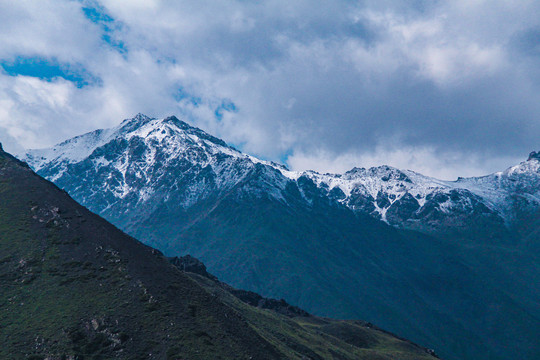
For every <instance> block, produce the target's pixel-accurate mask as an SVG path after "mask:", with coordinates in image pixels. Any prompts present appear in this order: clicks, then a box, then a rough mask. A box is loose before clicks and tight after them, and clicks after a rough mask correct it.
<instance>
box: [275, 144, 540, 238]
mask: <svg viewBox="0 0 540 360" xmlns="http://www.w3.org/2000/svg"><path fill="white" fill-rule="evenodd" d="M284 173H285V174H288V175H289V176H291V175H292V174H291V172H288V173H287V172H284ZM293 176H294V177H295V178H298V177H299V176H305V177H308V178H309V179H311V180H312V181H313V182H314V183H315V184H317V186H318V187H319V188H320V189H323V190H325V191H326V192H327V194H328V196H329V197H331V198H333V199H335V200H337V201H339V202H341V203H343V204H345V205H347V206H348V207H349V208H351V209H352V210H354V211H356V212H361V213H367V214H370V215H371V216H373V217H375V218H378V219H381V220H383V221H385V222H387V223H388V224H390V225H393V226H396V227H402V228H409V229H415V230H421V231H426V232H429V233H436V232H437V233H440V232H441V231H442V232H448V230H456V228H458V227H459V228H462V227H463V226H469V227H470V226H480V227H485V226H488V224H489V225H490V226H491V227H496V228H497V230H500V229H501V228H504V227H511V226H512V224H513V223H514V221H515V220H516V218H517V217H519V213H520V212H522V211H534V209H538V208H540V155H539V154H538V153H536V152H533V153H531V154H530V156H529V158H528V160H527V161H524V162H522V163H520V164H518V165H516V166H513V167H510V168H508V169H506V170H505V171H502V172H497V173H494V174H490V175H487V176H482V177H472V178H459V179H458V180H456V181H443V180H438V179H435V178H431V177H428V176H424V175H422V174H419V173H416V172H414V171H411V170H398V169H396V168H392V167H389V166H379V167H372V168H369V169H364V168H354V169H352V170H350V171H347V172H346V173H344V174H319V173H316V172H312V171H308V172H303V173H300V174H294V175H293ZM492 230H495V229H492ZM450 232H451V233H454V234H455V232H454V231H450Z"/></svg>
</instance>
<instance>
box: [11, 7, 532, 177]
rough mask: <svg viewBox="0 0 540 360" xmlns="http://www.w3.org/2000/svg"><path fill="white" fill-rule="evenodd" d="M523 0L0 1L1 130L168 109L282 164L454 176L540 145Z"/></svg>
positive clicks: (114, 119) (23, 144)
mask: <svg viewBox="0 0 540 360" xmlns="http://www.w3.org/2000/svg"><path fill="white" fill-rule="evenodd" d="M538 14H540V2H539V1H537V0H531V1H528V0H521V1H520V0H518V1H501V0H489V1H487V0H486V1H483V0H453V1H437V0H432V1H428V0H425V1H423V0H410V1H398V0H395V1H385V0H377V1H372V0H366V1H351V0H349V1H345V0H343V1H339V0H334V1H318V2H315V1H303V0H297V1H290V0H288V1H284V0H274V1H254V0H236V1H234V0H226V1H221V0H212V1H206V0H196V1H195V0H189V1H174V2H173V1H157V0H103V1H94V0H88V1H86V0H83V1H74V0H70V1H61V0H54V1H53V0H40V1H24V0H21V1H11V0H0V140H1V141H2V142H3V143H4V146H5V147H6V148H7V149H8V150H11V151H20V149H21V148H35V147H46V146H51V145H53V144H54V143H57V142H59V141H62V140H64V139H66V138H68V137H72V136H74V135H78V134H81V133H83V132H87V131H91V130H94V129H96V128H103V127H111V126H114V125H116V124H118V123H119V122H120V121H122V120H123V119H125V118H128V117H132V116H134V115H135V114H136V113H138V112H142V113H144V114H147V115H149V116H154V117H163V116H167V115H172V114H175V115H177V116H179V117H181V118H183V119H184V120H186V121H187V122H189V123H191V124H193V125H195V126H198V127H200V128H202V129H204V130H206V131H208V132H210V133H212V134H214V135H216V136H219V137H221V138H223V139H224V140H225V141H227V142H228V143H230V144H233V145H234V146H236V147H237V148H240V149H241V150H243V151H245V152H248V153H250V154H253V155H257V156H259V157H262V158H265V159H270V160H277V161H280V162H286V163H287V164H288V165H289V167H291V168H293V169H296V170H304V169H315V170H319V171H330V172H341V171H345V170H348V169H350V168H352V167H353V166H364V167H367V166H373V165H380V164H389V165H393V166H397V167H399V168H408V169H412V170H417V171H420V172H423V173H426V174H428V175H432V176H436V177H440V178H445V179H454V178H456V177H457V176H470V175H480V174H485V173H489V172H492V171H496V170H502V169H504V168H505V167H507V166H510V165H513V164H515V163H517V162H519V161H522V160H524V159H525V158H526V156H527V154H528V153H529V152H530V151H532V150H540V17H539V16H538Z"/></svg>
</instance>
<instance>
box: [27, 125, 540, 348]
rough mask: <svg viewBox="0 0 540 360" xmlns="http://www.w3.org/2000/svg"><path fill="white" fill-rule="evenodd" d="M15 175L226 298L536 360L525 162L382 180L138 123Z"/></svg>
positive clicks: (531, 189) (42, 157)
mask: <svg viewBox="0 0 540 360" xmlns="http://www.w3.org/2000/svg"><path fill="white" fill-rule="evenodd" d="M26 161H27V162H28V163H29V164H30V165H31V166H33V167H34V168H35V169H36V170H37V171H38V173H39V174H41V175H42V176H44V177H47V178H48V179H51V180H54V181H55V183H56V184H57V185H58V186H59V187H61V188H63V189H65V190H66V191H67V192H68V193H69V194H71V195H72V196H73V197H74V198H75V199H76V200H77V201H80V202H81V203H82V204H84V205H85V206H88V207H89V208H90V209H91V210H93V211H96V212H98V213H99V214H101V215H102V216H104V217H105V218H107V219H108V220H110V221H112V222H113V223H114V224H115V225H117V226H119V227H120V228H122V229H123V230H125V231H127V232H128V233H130V234H131V235H134V236H135V237H137V238H139V239H141V240H142V241H144V242H145V243H147V244H150V245H152V246H155V247H157V248H159V249H160V250H162V251H164V252H165V253H167V254H168V255H171V256H174V255H179V254H185V253H191V254H193V255H195V256H197V257H199V258H201V259H202V260H203V261H204V262H205V263H206V264H207V265H208V267H209V269H210V271H211V272H212V273H215V274H216V275H218V276H219V277H220V278H222V279H224V280H225V281H226V282H228V283H231V284H232V285H233V286H237V287H241V288H246V289H248V290H253V291H257V292H260V293H261V294H262V295H265V296H271V297H278V298H280V297H284V298H286V299H287V300H288V301H290V302H291V303H293V304H297V305H300V306H301V307H303V308H306V309H307V310H308V311H310V312H313V313H316V314H321V315H332V316H339V317H349V318H362V319H366V320H368V321H371V322H374V323H376V324H378V325H380V326H383V327H385V328H388V329H389V330H391V331H394V332H396V333H400V334H403V335H405V336H407V337H409V338H411V339H413V340H414V341H417V342H419V343H423V344H430V346H433V347H434V348H435V349H436V350H437V352H438V353H440V354H441V355H442V356H443V357H445V358H448V359H506V358H508V357H509V356H510V354H515V353H520V354H522V357H523V359H535V358H536V357H538V355H539V353H540V345H539V344H538V342H537V340H536V339H537V338H538V337H539V335H540V334H539V332H540V330H539V329H540V326H539V324H540V323H539V319H540V283H539V282H538V281H537V279H538V278H539V274H540V269H539V265H538V264H539V261H538V253H537V252H531V251H530V250H531V249H532V248H534V247H535V246H538V243H539V239H538V237H537V235H538V232H537V231H536V230H535V228H534V226H532V225H530V224H534V223H535V221H536V219H537V216H538V215H537V214H538V212H535V210H534V209H539V207H538V189H539V186H538V184H539V181H538V178H539V173H538V168H539V167H538V159H537V157H536V156H533V155H531V157H530V158H529V160H528V161H526V162H524V163H522V164H520V165H518V166H516V167H513V168H510V169H508V170H507V171H505V172H503V173H497V174H493V175H489V176H487V177H483V178H471V179H460V180H458V181H456V182H448V181H440V180H436V179H432V178H429V177H425V176H423V175H420V174H417V173H414V172H412V171H401V170H397V169H394V168H391V167H388V166H381V167H377V168H371V169H353V170H351V171H349V172H347V173H345V174H342V175H333V174H318V173H315V172H292V171H289V170H287V169H286V168H285V167H283V166H280V165H277V164H274V163H271V162H266V161H261V160H258V159H256V158H254V157H251V156H249V155H245V154H242V153H241V152H239V151H237V150H235V149H234V148H232V147H229V146H227V145H226V144H225V143H224V142H223V141H221V140H219V139H217V138H215V137H213V136H211V135H208V134H206V133H205V132H203V131H202V130H200V129H197V128H194V127H191V126H189V125H188V124H186V123H184V122H182V121H180V120H178V119H177V118H175V117H169V118H166V119H151V118H148V117H146V116H144V115H140V114H139V115H137V116H136V117H135V118H133V119H127V120H125V121H124V122H123V123H122V124H120V125H119V126H118V127H116V128H113V129H109V130H98V131H96V132H93V133H89V134H85V135H82V136H79V137H76V138H74V139H71V140H68V141H66V142H64V143H62V144H59V145H57V146H55V147H54V148H52V149H45V150H32V151H30V152H29V153H28V154H27V156H26ZM380 220H383V221H380ZM388 224H390V225H392V226H393V227H392V226H388ZM408 230H417V231H420V232H421V233H418V232H411V231H408ZM231 265H233V266H231ZM517 274H519V275H517ZM441 324H444V326H443V327H442V328H441Z"/></svg>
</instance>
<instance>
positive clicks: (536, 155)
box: [527, 151, 540, 161]
mask: <svg viewBox="0 0 540 360" xmlns="http://www.w3.org/2000/svg"><path fill="white" fill-rule="evenodd" d="M531 160H537V161H540V151H533V152H531V153H530V154H529V158H528V159H527V161H531Z"/></svg>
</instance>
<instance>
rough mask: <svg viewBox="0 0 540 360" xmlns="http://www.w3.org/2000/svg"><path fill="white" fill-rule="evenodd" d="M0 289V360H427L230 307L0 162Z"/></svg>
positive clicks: (368, 336)
mask: <svg viewBox="0 0 540 360" xmlns="http://www.w3.org/2000/svg"><path fill="white" fill-rule="evenodd" d="M0 289H1V290H2V291H0V344H2V346H0V358H2V359H25V358H26V359H45V358H47V359H64V358H72V359H73V358H74V359H112V358H118V359H302V358H312V359H324V358H329V359H331V358H340V359H341V358H342V359H355V358H358V359H363V358H365V359H395V358H403V359H424V358H425V359H428V358H430V357H431V356H430V355H429V354H428V353H427V352H426V351H425V350H423V349H421V348H419V347H417V346H414V345H412V344H410V343H408V342H406V341H402V340H399V339H396V338H395V337H393V336H391V335H388V334H387V333H384V332H382V331H379V330H377V329H371V328H369V327H366V326H363V325H361V324H360V323H354V322H347V323H343V322H338V321H326V320H322V319H317V318H313V317H307V318H305V320H304V318H288V317H286V316H283V315H279V314H277V313H275V312H273V311H270V310H261V309H258V308H255V307H252V306H249V305H243V303H242V304H232V303H233V302H234V301H233V300H231V298H230V297H228V295H227V294H220V296H217V295H216V294H214V293H213V292H212V291H210V290H209V287H208V286H204V287H203V286H201V285H200V284H199V283H198V282H196V281H194V280H193V279H192V278H190V277H188V276H186V275H185V274H184V273H182V272H181V271H179V270H178V269H177V268H176V267H174V266H173V265H171V264H170V263H169V262H168V261H167V259H166V258H165V257H163V256H162V255H161V253H159V252H158V251H156V250H154V249H152V248H150V247H148V246H145V245H143V244H141V243H140V242H138V241H136V240H135V239H133V238H131V237H129V236H127V235H125V234H124V233H122V232H121V231H120V230H118V229H117V228H115V227H114V226H112V225H111V224H109V223H108V222H106V221H105V220H103V219H102V218H100V217H99V216H97V215H94V214H92V213H91V212H89V211H88V210H86V209H85V208H84V207H82V206H80V205H78V204H77V203H76V202H75V201H73V200H72V199H71V198H70V197H69V196H68V195H67V194H66V193H65V192H63V191H61V190H60V189H58V188H57V187H56V186H54V185H53V184H51V183H49V182H47V181H45V180H43V179H42V178H40V177H39V176H37V175H36V174H34V173H33V172H32V171H31V170H30V168H28V167H27V166H26V165H25V164H23V163H21V162H19V161H18V160H16V159H14V158H13V157H11V156H10V155H8V154H6V153H5V152H3V151H1V150H0ZM231 296H232V295H231ZM233 305H234V306H233ZM321 327H325V328H324V329H323V330H322V331H321V330H320V328H321ZM328 328H329V329H330V330H329V329H328ZM355 338H361V339H364V340H366V341H364V342H363V343H356V344H354V343H351V340H350V339H355Z"/></svg>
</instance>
